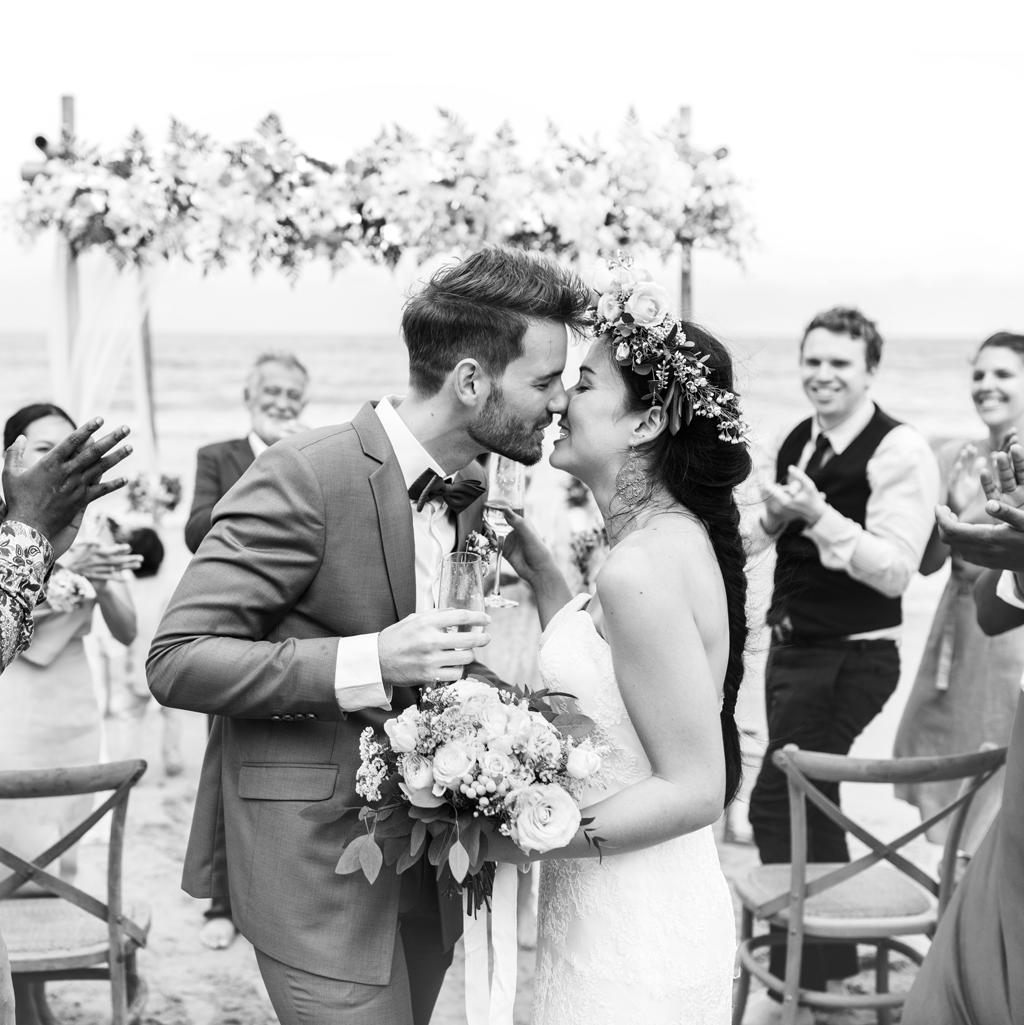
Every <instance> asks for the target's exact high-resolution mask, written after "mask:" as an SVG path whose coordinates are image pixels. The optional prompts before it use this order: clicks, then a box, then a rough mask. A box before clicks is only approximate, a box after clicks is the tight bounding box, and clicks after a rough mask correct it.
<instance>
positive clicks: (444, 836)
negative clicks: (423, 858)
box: [427, 822, 455, 865]
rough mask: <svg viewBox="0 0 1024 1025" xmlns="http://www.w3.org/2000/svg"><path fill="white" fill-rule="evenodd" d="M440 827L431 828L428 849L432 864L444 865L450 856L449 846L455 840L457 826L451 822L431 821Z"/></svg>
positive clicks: (429, 859) (428, 856)
mask: <svg viewBox="0 0 1024 1025" xmlns="http://www.w3.org/2000/svg"><path fill="white" fill-rule="evenodd" d="M431 825H434V826H438V827H439V828H437V829H436V830H435V829H431V831H430V833H431V840H430V847H429V849H428V850H427V860H428V861H429V862H430V864H431V865H443V864H444V862H445V859H446V858H447V857H448V848H449V847H451V845H452V842H453V841H454V840H455V827H454V826H453V825H451V823H448V822H443V823H431Z"/></svg>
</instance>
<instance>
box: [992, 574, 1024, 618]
mask: <svg viewBox="0 0 1024 1025" xmlns="http://www.w3.org/2000/svg"><path fill="white" fill-rule="evenodd" d="M996 597H997V598H998V599H999V600H1000V601H1004V602H1006V604H1007V605H1012V606H1013V607H1014V608H1015V609H1024V595H1022V594H1021V593H1020V590H1019V589H1018V587H1017V580H1016V578H1015V577H1014V574H1013V572H1012V571H1011V570H1008V569H1004V570H1003V572H1002V573H1000V574H999V582H998V583H997V584H996Z"/></svg>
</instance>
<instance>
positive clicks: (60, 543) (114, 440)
mask: <svg viewBox="0 0 1024 1025" xmlns="http://www.w3.org/2000/svg"><path fill="white" fill-rule="evenodd" d="M102 424H103V421H102V419H100V418H99V417H95V418H93V419H92V420H90V421H89V422H88V423H85V424H83V425H82V426H81V427H79V428H78V429H77V430H74V431H72V432H71V433H70V434H69V435H68V436H67V437H66V438H65V439H64V440H63V441H61V442H60V443H59V444H58V445H55V446H54V447H53V448H52V449H51V450H50V451H49V452H47V453H46V455H44V456H43V457H42V458H41V459H40V460H39V461H38V462H37V463H36V464H35V465H34V466H30V467H28V468H26V467H25V465H24V454H25V444H26V440H25V437H24V435H23V436H21V437H19V438H18V439H17V440H15V442H14V444H13V445H11V447H10V448H9V449H7V451H6V452H5V453H4V468H3V487H4V494H5V495H6V497H7V504H6V509H5V510H4V509H3V508H2V503H0V512H3V513H4V515H5V518H7V519H11V520H18V521H19V522H21V523H26V524H28V526H30V527H33V528H34V529H36V530H38V531H39V533H40V534H42V535H43V536H44V537H45V538H46V539H47V540H48V541H49V542H50V544H51V545H52V546H53V550H54V555H55V556H60V555H63V553H64V552H66V551H67V550H68V548H69V547H70V545H71V543H72V542H73V541H74V539H75V538H76V537H77V536H78V529H79V527H81V525H82V514H83V513H84V512H85V507H86V506H87V505H88V504H89V503H90V502H93V501H95V500H96V499H97V498H100V497H102V496H103V495H108V494H110V492H111V491H116V490H117V489H118V488H122V487H124V485H125V484H126V483H127V480H126V479H125V478H124V477H117V478H115V479H114V480H110V481H103V480H102V479H101V478H102V477H103V474H105V473H106V472H107V470H109V469H110V468H111V467H112V466H116V465H117V464H118V463H119V462H121V460H122V459H124V458H126V457H127V456H128V455H130V454H131V451H132V450H131V446H130V445H123V446H122V447H121V448H117V449H115V448H114V446H115V445H117V444H118V443H119V442H121V441H123V440H124V439H125V438H126V437H127V436H128V428H127V427H118V428H116V429H115V430H113V431H111V432H110V433H109V434H108V435H106V436H105V437H103V438H100V439H99V441H93V440H92V436H93V435H94V434H95V433H96V431H98V430H99V428H100V427H101V426H102ZM111 450H113V451H111Z"/></svg>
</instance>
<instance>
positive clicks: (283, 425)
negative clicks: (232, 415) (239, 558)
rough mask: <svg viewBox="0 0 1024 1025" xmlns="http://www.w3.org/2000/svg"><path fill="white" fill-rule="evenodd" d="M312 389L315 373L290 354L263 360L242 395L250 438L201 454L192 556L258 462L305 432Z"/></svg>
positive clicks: (191, 523)
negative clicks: (214, 516)
mask: <svg viewBox="0 0 1024 1025" xmlns="http://www.w3.org/2000/svg"><path fill="white" fill-rule="evenodd" d="M308 388H309V372H308V371H307V370H306V368H305V367H304V366H303V365H302V363H301V362H300V361H299V359H298V358H297V357H296V356H293V355H292V354H291V353H290V352H265V353H263V354H262V355H261V356H259V357H257V359H256V362H255V363H254V364H253V365H252V369H251V370H250V371H249V376H248V378H247V380H246V382H245V390H244V391H243V393H242V395H243V399H244V401H245V408H246V409H247V410H248V412H249V420H250V426H249V433H248V434H247V435H246V436H245V437H244V438H236V439H234V440H233V441H218V442H215V443H214V444H212V445H206V446H204V447H203V448H201V449H200V450H199V452H198V454H197V457H196V485H195V490H194V492H193V495H192V509H191V511H190V512H189V514H188V522H187V523H186V524H185V543H186V544H187V545H188V550H189V551H190V552H195V550H196V549H197V548H198V547H199V542H200V541H202V540H203V538H204V537H206V534H207V532H208V531H209V529H210V515H211V513H212V512H213V507H214V506H215V505H216V504H217V503H218V502H219V501H220V500H221V499H222V498H223V497H224V496H225V495H226V494H227V493H228V491H229V490H230V489H231V488H232V486H233V485H234V484H235V483H236V482H237V480H238V479H239V477H241V476H242V474H243V473H245V471H246V470H247V469H248V468H249V465H250V464H251V463H252V461H253V460H254V459H255V458H256V457H257V456H258V455H259V454H260V453H261V452H262V451H263V450H264V449H265V448H267V447H268V446H270V445H273V444H274V442H275V441H279V440H280V439H281V438H284V437H287V436H288V435H290V434H295V433H296V432H298V431H301V430H304V426H303V424H302V422H301V421H300V420H299V417H300V416H301V415H302V411H303V410H304V409H305V408H306V401H307V394H306V393H307V390H308Z"/></svg>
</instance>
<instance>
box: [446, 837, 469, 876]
mask: <svg viewBox="0 0 1024 1025" xmlns="http://www.w3.org/2000/svg"><path fill="white" fill-rule="evenodd" d="M448 867H449V868H450V869H451V870H452V875H453V876H454V877H455V881H456V882H457V883H461V882H462V880H463V879H465V878H466V873H467V872H468V871H469V854H468V853H467V851H466V848H465V847H463V846H462V843H461V841H459V840H456V841H455V843H453V844H452V845H451V848H450V849H449V851H448Z"/></svg>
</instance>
